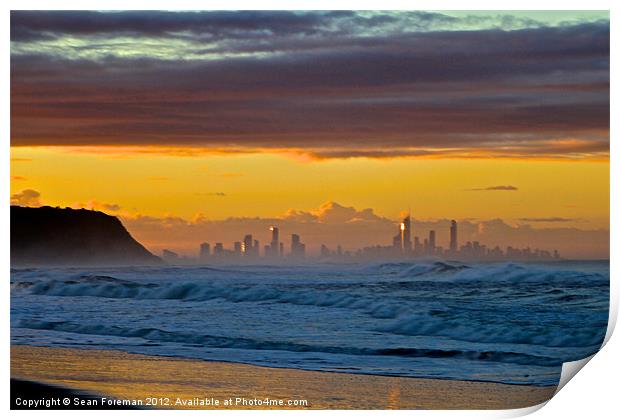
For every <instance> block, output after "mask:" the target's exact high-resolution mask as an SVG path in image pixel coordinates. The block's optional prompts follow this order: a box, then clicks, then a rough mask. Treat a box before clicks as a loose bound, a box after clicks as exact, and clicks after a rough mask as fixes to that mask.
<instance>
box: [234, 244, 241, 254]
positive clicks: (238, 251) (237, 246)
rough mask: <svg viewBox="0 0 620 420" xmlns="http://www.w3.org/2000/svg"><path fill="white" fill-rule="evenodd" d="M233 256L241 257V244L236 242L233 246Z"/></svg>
mask: <svg viewBox="0 0 620 420" xmlns="http://www.w3.org/2000/svg"><path fill="white" fill-rule="evenodd" d="M233 247H234V248H233V250H234V253H235V255H241V242H239V241H237V242H235V243H234V244H233Z"/></svg>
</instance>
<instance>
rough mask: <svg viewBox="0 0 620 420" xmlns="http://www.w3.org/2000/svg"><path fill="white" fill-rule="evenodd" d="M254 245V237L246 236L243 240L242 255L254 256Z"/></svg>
mask: <svg viewBox="0 0 620 420" xmlns="http://www.w3.org/2000/svg"><path fill="white" fill-rule="evenodd" d="M253 245H254V243H253V241H252V235H249V234H248V235H245V237H244V238H243V242H242V243H241V253H242V254H243V255H245V256H246V257H248V256H250V255H252V246H253Z"/></svg>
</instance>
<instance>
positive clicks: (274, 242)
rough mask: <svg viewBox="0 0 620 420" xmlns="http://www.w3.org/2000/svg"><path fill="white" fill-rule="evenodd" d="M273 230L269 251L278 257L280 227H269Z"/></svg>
mask: <svg viewBox="0 0 620 420" xmlns="http://www.w3.org/2000/svg"><path fill="white" fill-rule="evenodd" d="M269 230H270V231H271V244H270V245H269V252H270V253H271V256H272V257H278V256H279V255H280V229H278V228H277V227H276V226H271V227H270V228H269Z"/></svg>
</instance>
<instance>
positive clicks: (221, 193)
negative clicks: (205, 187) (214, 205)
mask: <svg viewBox="0 0 620 420" xmlns="http://www.w3.org/2000/svg"><path fill="white" fill-rule="evenodd" d="M198 195H204V196H211V197H226V196H227V195H228V194H226V193H224V192H219V191H218V192H207V193H198Z"/></svg>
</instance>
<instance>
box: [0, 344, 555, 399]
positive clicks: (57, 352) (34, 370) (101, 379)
mask: <svg viewBox="0 0 620 420" xmlns="http://www.w3.org/2000/svg"><path fill="white" fill-rule="evenodd" d="M11 378H12V379H15V380H22V381H29V382H34V383H37V384H39V385H41V386H46V385H47V386H52V387H54V388H56V387H61V389H63V390H65V391H67V392H74V393H80V394H85V395H88V396H95V397H93V398H95V399H96V398H97V397H96V396H106V397H108V398H109V399H112V400H119V401H123V400H127V401H134V402H135V401H140V402H142V403H143V404H142V405H145V406H144V407H141V408H172V409H511V408H524V407H529V406H533V405H537V404H540V403H542V402H544V401H547V400H549V399H550V398H551V397H552V396H553V394H554V392H555V389H556V387H555V386H546V387H544V386H535V385H508V384H499V383H492V382H481V381H458V380H450V379H422V378H409V377H395V376H377V375H366V374H350V373H331V372H318V371H308V370H300V369H291V368H270V367H260V366H254V365H248V364H241V363H229V362H216V361H202V360H196V359H185V358H179V357H162V356H147V355H141V354H135V353H126V352H122V351H117V350H82V349H69V348H56V347H36V346H27V345H12V346H11ZM12 391H13V389H12ZM36 393H37V392H34V394H35V395H34V396H33V397H36ZM31 394H32V393H31ZM29 398H31V397H29ZM11 399H12V401H11V404H13V403H14V395H13V392H12V393H11ZM236 399H241V400H242V401H241V402H240V403H237V401H236ZM229 400H230V401H231V404H230V405H225V402H227V401H229ZM149 401H150V402H155V405H150V406H149V404H145V403H148V402H149ZM216 402H218V404H216ZM273 402H276V404H275V405H273ZM278 403H283V404H280V405H279V404H278ZM74 408H76V407H74ZM81 408H86V407H81ZM89 408H95V409H96V408H99V409H103V408H106V407H89ZM117 408H119V407H117ZM123 408H130V407H123Z"/></svg>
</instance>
